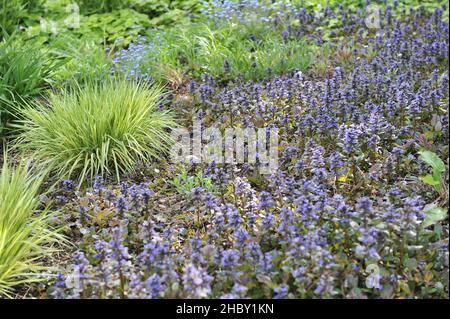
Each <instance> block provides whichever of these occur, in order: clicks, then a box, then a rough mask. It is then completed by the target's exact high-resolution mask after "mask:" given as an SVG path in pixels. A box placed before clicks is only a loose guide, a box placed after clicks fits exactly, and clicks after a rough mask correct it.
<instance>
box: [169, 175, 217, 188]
mask: <svg viewBox="0 0 450 319" xmlns="http://www.w3.org/2000/svg"><path fill="white" fill-rule="evenodd" d="M170 183H171V184H172V185H173V186H175V188H176V189H177V191H178V193H180V194H188V193H190V192H191V190H193V189H194V188H196V187H202V188H203V189H205V190H207V191H210V192H214V184H213V182H212V180H211V177H205V176H203V172H202V171H199V172H197V173H196V174H195V175H193V176H189V175H188V171H187V170H182V171H181V173H180V174H178V176H176V177H174V179H173V180H172V181H171V182H170Z"/></svg>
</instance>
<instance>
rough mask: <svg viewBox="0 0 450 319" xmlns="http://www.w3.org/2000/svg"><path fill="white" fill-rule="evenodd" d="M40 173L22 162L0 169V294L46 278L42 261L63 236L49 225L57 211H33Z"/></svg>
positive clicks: (62, 239)
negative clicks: (29, 168) (15, 165)
mask: <svg viewBox="0 0 450 319" xmlns="http://www.w3.org/2000/svg"><path fill="white" fill-rule="evenodd" d="M41 181H42V176H37V175H33V174H30V172H29V170H28V168H27V166H26V165H25V164H20V165H19V166H18V167H17V168H15V169H13V168H11V166H10V164H9V163H8V160H7V159H5V160H4V162H3V168H2V171H1V172H0V296H6V297H11V294H12V293H13V291H14V287H16V286H17V285H20V284H29V283H32V282H38V281H42V280H46V279H48V278H47V276H46V274H49V271H50V270H51V268H50V267H48V266H46V265H45V264H44V261H45V259H46V258H49V257H50V255H51V254H52V253H54V252H55V251H56V246H55V244H57V243H58V242H59V243H61V242H64V241H65V239H64V237H63V236H62V235H61V234H60V233H59V232H58V231H57V230H55V229H53V228H51V227H50V226H49V221H50V220H51V219H53V218H55V214H56V213H52V212H49V211H48V210H47V209H44V211H41V212H39V213H38V214H36V212H37V209H38V206H39V198H38V194H39V192H38V191H39V188H40V185H41Z"/></svg>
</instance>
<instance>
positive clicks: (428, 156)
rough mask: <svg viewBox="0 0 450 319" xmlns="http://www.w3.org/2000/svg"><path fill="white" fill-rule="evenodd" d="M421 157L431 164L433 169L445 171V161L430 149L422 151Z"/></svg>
mask: <svg viewBox="0 0 450 319" xmlns="http://www.w3.org/2000/svg"><path fill="white" fill-rule="evenodd" d="M419 154H420V159H421V160H422V161H424V162H425V163H427V164H428V165H430V166H431V167H432V168H433V170H437V171H439V172H441V173H442V172H444V171H445V164H444V162H443V161H442V160H441V159H440V158H439V157H438V156H437V154H436V153H433V152H430V151H420V152H419Z"/></svg>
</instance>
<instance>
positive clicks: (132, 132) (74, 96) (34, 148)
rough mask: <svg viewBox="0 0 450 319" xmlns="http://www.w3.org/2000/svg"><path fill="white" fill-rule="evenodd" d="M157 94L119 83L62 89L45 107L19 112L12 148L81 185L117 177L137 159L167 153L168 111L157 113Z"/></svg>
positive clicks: (147, 88)
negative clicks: (97, 177) (98, 177)
mask: <svg viewBox="0 0 450 319" xmlns="http://www.w3.org/2000/svg"><path fill="white" fill-rule="evenodd" d="M162 94H163V91H162V89H161V88H160V87H157V86H148V85H145V84H136V83H134V82H126V81H124V80H109V81H106V82H104V83H103V84H101V85H95V84H92V85H88V86H87V87H84V88H76V89H74V90H67V91H64V92H62V93H61V94H53V95H51V96H50V97H49V104H50V106H51V107H48V106H47V105H37V106H34V107H31V108H27V109H26V110H25V111H24V117H25V120H24V121H22V122H21V123H20V124H19V125H18V126H19V127H20V128H21V129H23V134H22V135H21V136H20V137H19V141H18V147H19V148H20V149H22V150H23V151H24V152H26V153H28V154H29V155H30V156H31V158H32V159H33V161H34V162H35V163H36V165H38V166H39V167H40V168H42V169H48V170H49V171H50V172H51V173H53V174H55V175H56V176H58V177H69V176H70V177H76V178H78V180H79V181H80V183H82V182H83V181H84V180H85V179H86V178H88V177H91V179H92V177H93V176H95V175H103V176H106V175H109V174H111V175H112V174H114V175H115V176H116V178H117V179H119V176H120V174H123V173H126V172H127V171H128V170H129V169H130V168H132V167H133V166H134V165H135V163H136V162H137V161H139V160H140V161H148V160H149V159H152V158H159V157H160V156H161V155H162V154H163V153H164V152H166V151H168V150H169V147H170V145H171V138H170V134H169V131H168V130H169V129H170V128H172V127H174V126H175V125H176V124H175V120H174V117H173V115H172V113H171V112H170V111H159V110H158V103H160V102H161V97H162Z"/></svg>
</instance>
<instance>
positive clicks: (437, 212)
mask: <svg viewBox="0 0 450 319" xmlns="http://www.w3.org/2000/svg"><path fill="white" fill-rule="evenodd" d="M426 215H427V217H426V218H425V220H424V221H423V224H422V226H423V227H424V228H426V227H428V226H431V225H434V224H436V223H438V222H440V221H441V220H444V219H445V218H446V217H447V211H446V210H445V209H443V208H441V207H436V208H432V209H430V210H429V211H427V212H426Z"/></svg>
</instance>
